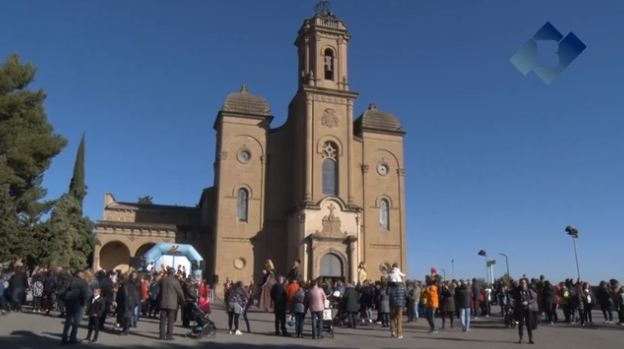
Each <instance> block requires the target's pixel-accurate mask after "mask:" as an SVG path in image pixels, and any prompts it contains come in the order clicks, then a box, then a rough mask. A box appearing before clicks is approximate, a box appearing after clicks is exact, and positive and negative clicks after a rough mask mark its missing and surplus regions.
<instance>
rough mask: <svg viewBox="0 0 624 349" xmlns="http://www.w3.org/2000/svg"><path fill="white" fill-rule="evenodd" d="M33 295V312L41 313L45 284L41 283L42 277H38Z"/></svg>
mask: <svg viewBox="0 0 624 349" xmlns="http://www.w3.org/2000/svg"><path fill="white" fill-rule="evenodd" d="M32 295H33V312H34V313H40V312H41V299H42V298H43V282H41V276H40V275H37V276H36V277H35V281H34V282H33V286H32Z"/></svg>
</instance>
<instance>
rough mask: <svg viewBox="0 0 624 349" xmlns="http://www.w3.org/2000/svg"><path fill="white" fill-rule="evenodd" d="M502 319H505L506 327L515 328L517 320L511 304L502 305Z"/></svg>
mask: <svg viewBox="0 0 624 349" xmlns="http://www.w3.org/2000/svg"><path fill="white" fill-rule="evenodd" d="M503 311H504V314H503V319H504V321H505V327H506V328H516V325H517V324H518V322H517V321H516V317H515V314H514V310H513V306H512V305H511V304H505V305H504V306H503Z"/></svg>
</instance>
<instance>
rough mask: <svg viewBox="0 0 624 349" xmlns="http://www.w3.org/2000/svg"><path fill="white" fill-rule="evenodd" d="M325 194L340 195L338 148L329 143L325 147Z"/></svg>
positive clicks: (323, 154)
mask: <svg viewBox="0 0 624 349" xmlns="http://www.w3.org/2000/svg"><path fill="white" fill-rule="evenodd" d="M322 156H323V194H325V195H333V196H337V195H338V147H337V146H336V145H335V144H334V143H332V142H327V143H325V145H324V146H323V152H322Z"/></svg>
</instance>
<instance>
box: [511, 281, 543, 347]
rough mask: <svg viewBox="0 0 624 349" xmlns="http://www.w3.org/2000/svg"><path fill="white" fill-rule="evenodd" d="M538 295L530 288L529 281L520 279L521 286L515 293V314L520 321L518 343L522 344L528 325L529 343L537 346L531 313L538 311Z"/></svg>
mask: <svg viewBox="0 0 624 349" xmlns="http://www.w3.org/2000/svg"><path fill="white" fill-rule="evenodd" d="M537 310H538V306H537V293H536V292H535V291H533V290H532V289H530V288H529V280H528V279H526V278H522V279H520V284H519V285H518V287H516V289H515V291H514V312H515V315H516V320H517V321H518V336H519V339H518V343H522V337H523V335H524V326H525V325H526V328H527V333H528V335H529V343H530V344H535V342H534V341H533V324H532V323H531V312H532V311H537Z"/></svg>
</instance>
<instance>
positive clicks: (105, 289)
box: [98, 275, 115, 304]
mask: <svg viewBox="0 0 624 349" xmlns="http://www.w3.org/2000/svg"><path fill="white" fill-rule="evenodd" d="M98 283H99V284H100V292H101V293H100V296H101V297H102V298H104V300H105V301H106V302H107V303H108V304H112V303H113V297H114V295H115V293H114V292H113V280H111V279H110V278H109V277H108V276H106V275H104V276H103V277H101V278H99V279H98Z"/></svg>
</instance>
